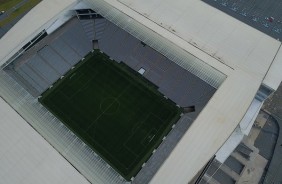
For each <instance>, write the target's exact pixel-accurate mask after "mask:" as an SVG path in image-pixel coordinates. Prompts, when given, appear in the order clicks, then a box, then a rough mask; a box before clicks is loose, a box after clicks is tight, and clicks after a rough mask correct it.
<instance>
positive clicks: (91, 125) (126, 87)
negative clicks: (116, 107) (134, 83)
mask: <svg viewBox="0 0 282 184" xmlns="http://www.w3.org/2000/svg"><path fill="white" fill-rule="evenodd" d="M130 86H131V84H129V85H128V86H127V87H126V88H125V89H124V90H123V91H122V92H121V93H120V94H119V96H117V97H116V98H115V99H116V100H118V99H119V97H121V96H122V95H123V93H125V91H126V90H127V89H128V88H129V87H130ZM113 104H114V102H112V103H111V104H110V105H109V106H108V107H107V108H106V109H105V110H104V111H103V112H102V113H101V114H100V115H99V116H98V117H97V118H96V119H95V120H94V121H93V122H92V123H91V124H90V125H89V126H88V127H87V129H86V132H87V131H88V130H89V129H90V128H91V127H92V126H93V124H94V123H95V122H96V121H97V120H98V119H99V118H100V117H101V116H103V115H104V114H105V112H106V111H107V110H108V109H109V108H111V106H112V105H113Z"/></svg>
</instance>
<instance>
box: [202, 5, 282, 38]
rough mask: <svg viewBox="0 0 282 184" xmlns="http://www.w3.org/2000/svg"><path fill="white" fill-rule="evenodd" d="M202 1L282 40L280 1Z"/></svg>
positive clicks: (281, 7)
mask: <svg viewBox="0 0 282 184" xmlns="http://www.w3.org/2000/svg"><path fill="white" fill-rule="evenodd" d="M203 1H204V2H206V3H208V4H209V5H211V6H213V7H215V8H217V9H219V10H221V11H223V12H225V13H227V14H229V15H230V16H232V17H235V18H236V19H239V20H240V21H242V22H244V23H246V24H248V25H250V26H252V27H254V28H256V29H258V30H260V31H262V32H264V33H266V34H268V35H269V36H271V37H273V38H275V39H279V40H281V39H282V11H281V9H282V1H281V0H268V1H265V0H203Z"/></svg>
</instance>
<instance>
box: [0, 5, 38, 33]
mask: <svg viewBox="0 0 282 184" xmlns="http://www.w3.org/2000/svg"><path fill="white" fill-rule="evenodd" d="M12 1H15V2H14V4H13V6H15V5H16V4H18V3H20V2H21V0H12ZM40 1H41V0H29V1H28V2H26V3H25V4H24V5H22V6H21V7H19V8H17V9H16V10H15V11H14V12H12V13H11V14H10V15H9V16H8V17H6V18H5V19H3V20H2V21H0V27H2V26H5V25H6V24H9V23H10V22H12V21H13V20H15V19H16V18H17V17H18V16H20V15H22V14H24V13H26V12H28V11H29V10H31V9H32V8H33V7H34V6H36V5H37V4H38V3H40ZM16 2H17V3H16ZM6 4H7V5H6V6H5V7H10V6H11V5H12V3H10V2H8V3H6ZM8 5H9V6H8ZM13 6H11V7H10V8H12V7H13ZM3 7H4V5H3ZM0 10H2V9H0Z"/></svg>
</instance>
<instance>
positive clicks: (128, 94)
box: [39, 51, 182, 180]
mask: <svg viewBox="0 0 282 184" xmlns="http://www.w3.org/2000/svg"><path fill="white" fill-rule="evenodd" d="M39 101H40V102H41V103H42V104H43V105H44V106H45V107H46V108H47V109H48V110H49V111H50V112H52V113H53V114H54V115H55V116H56V117H57V118H59V119H60V120H61V121H62V122H63V123H64V124H65V125H66V126H67V127H69V128H70V129H71V130H72V131H73V132H74V133H75V134H76V135H77V136H79V137H80V138H81V139H82V140H84V142H85V143H87V144H88V145H89V146H90V147H91V148H92V149H93V150H95V152H96V153H98V154H99V155H100V156H101V157H102V158H103V159H105V160H106V161H107V162H108V164H109V165H111V166H112V167H113V168H115V170H117V171H118V172H119V173H120V174H121V175H122V176H123V177H124V178H125V179H127V180H130V179H131V177H133V176H135V175H136V174H137V173H138V171H139V170H140V169H141V167H142V165H143V163H144V162H146V161H147V160H148V158H149V157H150V156H151V154H152V152H153V150H154V149H155V148H156V147H157V146H158V145H159V144H160V143H161V141H162V139H163V137H164V136H165V135H166V134H167V133H168V132H169V131H170V130H171V127H172V125H173V124H175V123H176V122H177V120H178V119H179V117H180V114H181V111H182V109H181V108H178V107H177V106H176V105H175V103H173V102H172V101H171V100H169V99H166V98H164V96H163V95H162V94H161V93H160V92H159V91H158V90H157V87H156V86H155V85H154V84H152V83H151V82H149V81H148V80H146V79H145V78H143V77H142V75H140V74H139V73H137V72H135V71H133V70H131V69H130V68H129V67H128V66H126V65H125V64H123V63H117V62H115V61H111V60H110V59H109V58H108V57H107V56H106V55H105V54H102V53H100V52H98V51H95V52H94V53H91V54H89V55H87V56H86V58H85V59H84V60H83V61H81V62H80V63H79V64H77V66H76V67H75V68H73V69H72V70H70V71H69V72H68V73H67V74H66V75H65V76H64V77H63V78H62V79H60V80H59V81H57V82H56V83H55V84H54V85H53V87H52V88H50V89H49V90H47V91H45V92H44V93H43V94H42V97H41V98H40V99H39Z"/></svg>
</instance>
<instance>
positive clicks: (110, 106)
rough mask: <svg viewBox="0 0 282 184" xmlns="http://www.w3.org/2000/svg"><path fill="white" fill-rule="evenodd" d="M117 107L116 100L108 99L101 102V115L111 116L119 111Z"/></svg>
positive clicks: (118, 104)
mask: <svg viewBox="0 0 282 184" xmlns="http://www.w3.org/2000/svg"><path fill="white" fill-rule="evenodd" d="M119 106H120V103H119V101H118V100H117V99H116V98H113V97H110V98H105V99H103V100H102V102H101V104H100V109H101V111H102V113H104V114H107V115H112V114H114V113H115V112H116V111H117V110H118V109H119Z"/></svg>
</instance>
